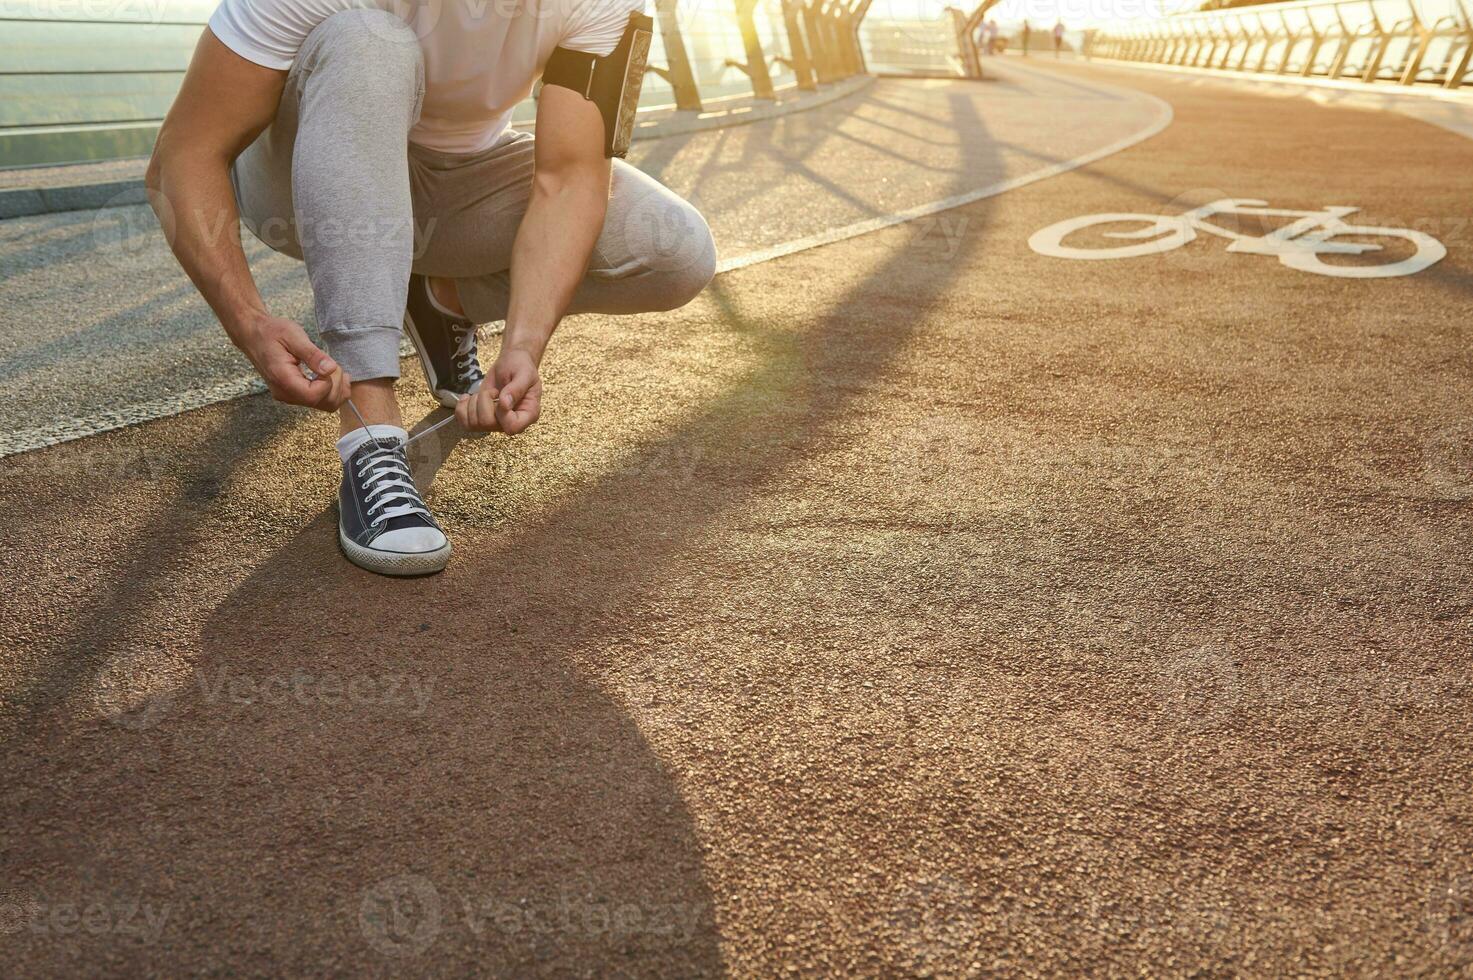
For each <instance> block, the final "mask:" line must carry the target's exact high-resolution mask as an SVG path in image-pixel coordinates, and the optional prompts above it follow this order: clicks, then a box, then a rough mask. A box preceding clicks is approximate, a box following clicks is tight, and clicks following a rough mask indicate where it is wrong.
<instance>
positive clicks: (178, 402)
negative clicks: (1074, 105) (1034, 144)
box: [0, 85, 1173, 459]
mask: <svg viewBox="0 0 1473 980" xmlns="http://www.w3.org/2000/svg"><path fill="white" fill-rule="evenodd" d="M1099 87H1100V88H1115V86H1109V85H1100V86H1099ZM1118 90H1121V91H1126V92H1129V94H1130V95H1131V96H1132V97H1133V98H1141V99H1143V100H1145V101H1147V102H1149V103H1152V104H1154V105H1155V107H1156V118H1154V119H1153V120H1152V121H1151V122H1150V123H1149V124H1148V125H1147V126H1146V127H1145V128H1144V129H1141V130H1139V131H1138V132H1135V133H1132V134H1131V135H1129V136H1126V137H1124V138H1122V139H1118V140H1116V141H1115V142H1113V143H1110V144H1108V145H1106V146H1103V147H1100V148H1099V149H1097V150H1092V151H1090V152H1089V153H1086V154H1084V155H1083V156H1077V157H1074V158H1073V159H1072V160H1064V161H1061V162H1059V163H1054V164H1050V165H1049V166H1047V167H1044V168H1042V169H1040V170H1035V171H1033V172H1031V173H1027V174H1024V175H1022V176H1021V177H1012V178H1009V179H1008V180H1000V181H998V182H996V183H993V184H988V185H987V186H986V187H980V188H978V189H977V190H974V191H967V192H966V193H965V194H954V195H952V196H951V197H945V198H942V199H941V200H939V201H932V202H930V203H928V204H918V205H916V206H915V207H911V208H906V209H905V210H903V211H896V212H894V213H893V214H886V215H880V216H879V217H875V218H869V219H867V220H865V221H856V222H854V223H853V224H848V225H844V226H843V227H840V228H834V229H831V230H829V231H823V232H819V233H818V234H815V235H806V236H804V237H803V238H795V239H793V240H792V241H789V242H783V243H782V244H780V245H772V246H770V247H768V248H761V249H758V250H757V251H755V252H748V253H746V254H745V255H735V256H732V257H731V258H728V259H722V260H720V261H719V262H717V264H716V271H717V272H718V273H721V272H730V271H732V270H733V269H744V268H746V267H747V266H749V265H757V264H758V263H761V262H771V261H772V260H773V259H779V258H782V257H783V256H785V255H792V254H794V253H796V252H804V251H807V250H808V249H810V248H818V247H820V246H823V245H832V244H834V243H835V242H841V241H844V240H845V239H849V238H855V237H857V236H859V235H866V234H869V233H870V232H872V231H879V230H880V229H882V228H890V227H893V226H894V225H898V224H903V223H904V222H907V221H914V220H915V219H916V218H924V217H926V216H928V215H932V214H935V213H937V212H938V211H949V210H950V209H952V208H958V207H961V206H962V205H964V204H971V203H973V202H974V201H980V200H982V199H983V198H987V197H996V196H997V195H998V194H1004V193H1007V192H1008V191H1011V190H1017V189H1018V188H1019V187H1026V186H1027V185H1029V184H1032V183H1036V182H1038V181H1040V180H1047V179H1048V178H1050V177H1057V176H1058V175H1059V174H1062V173H1067V172H1069V171H1070V170H1076V169H1078V168H1079V167H1083V166H1086V165H1087V164H1091V163H1094V162H1095V161H1096V160H1100V159H1103V158H1104V157H1107V156H1111V155H1112V154H1115V153H1119V152H1120V151H1121V150H1126V149H1129V148H1130V147H1132V146H1135V145H1136V144H1137V143H1143V142H1145V141H1146V140H1148V139H1150V138H1151V137H1152V136H1155V135H1156V134H1157V133H1159V132H1161V131H1162V130H1163V129H1165V128H1166V127H1167V126H1170V125H1171V120H1172V117H1173V112H1172V109H1171V106H1170V105H1169V104H1168V103H1167V102H1165V101H1164V100H1162V99H1159V98H1157V97H1156V96H1154V95H1149V94H1147V93H1144V92H1136V91H1134V90H1131V89H1118ZM265 390H266V389H265V385H263V384H262V383H261V381H260V379H259V378H257V377H256V376H255V375H244V376H242V377H239V378H233V379H231V380H228V381H222V382H220V383H218V384H213V385H209V386H207V387H203V388H191V389H189V390H188V391H184V392H181V393H180V394H178V395H172V396H170V397H168V398H160V399H157V400H155V401H150V402H143V403H141V404H137V405H129V406H127V407H125V408H121V409H118V410H116V411H112V412H107V413H104V414H102V415H92V416H87V417H84V418H68V419H58V420H57V421H55V422H52V423H51V424H50V425H45V426H40V427H38V428H34V429H24V430H21V431H20V432H14V433H10V434H8V435H7V434H0V459H3V458H5V457H6V456H14V455H15V454H17V453H23V452H27V451H29V450H32V449H41V448H43V447H45V446H54V445H57V444H59V443H63V442H71V441H72V440H74V439H82V438H84V437H86V436H97V435H102V434H103V433H105V432H112V431H114V430H115V429H121V428H124V427H126V426H130V425H138V424H140V423H142V422H151V421H153V420H154V419H159V418H167V417H168V416H170V415H178V414H180V413H181V412H188V411H191V410H193V409H196V408H204V407H205V406H207V405H214V404H216V403H218V402H224V401H230V400H232V399H235V398H240V397H242V396H243V395H252V394H256V393H258V392H261V391H265Z"/></svg>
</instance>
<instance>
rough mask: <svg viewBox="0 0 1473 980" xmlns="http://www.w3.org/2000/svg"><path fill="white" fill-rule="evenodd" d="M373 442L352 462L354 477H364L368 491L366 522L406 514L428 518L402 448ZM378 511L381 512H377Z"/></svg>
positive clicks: (379, 520)
mask: <svg viewBox="0 0 1473 980" xmlns="http://www.w3.org/2000/svg"><path fill="white" fill-rule="evenodd" d="M373 445H374V448H373V450H372V451H370V452H368V453H366V454H365V455H364V456H363V458H362V459H360V460H359V461H358V463H357V464H356V465H357V470H356V472H357V474H358V479H360V480H363V479H365V476H366V478H367V483H365V484H364V485H365V487H366V488H367V490H368V495H367V497H366V502H367V503H368V516H369V518H370V521H369V523H371V524H373V525H379V524H382V523H383V522H384V521H387V520H390V519H392V518H395V517H404V516H406V515H409V514H423V515H424V516H425V517H430V512H429V510H428V508H426V507H425V505H424V501H423V500H422V499H421V498H420V496H419V490H417V489H416V488H415V486H414V478H413V477H411V476H410V474H409V463H408V461H407V460H406V459H405V458H404V447H403V446H401V445H399V444H398V443H397V442H390V443H388V444H385V443H384V442H382V441H379V440H374V441H373ZM391 504H392V505H393V506H390V505H391ZM380 510H382V511H383V512H382V513H378V511H380ZM431 519H432V520H433V518H431Z"/></svg>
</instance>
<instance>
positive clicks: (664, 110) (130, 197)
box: [0, 75, 875, 221]
mask: <svg viewBox="0 0 1473 980" xmlns="http://www.w3.org/2000/svg"><path fill="white" fill-rule="evenodd" d="M874 81H875V78H874V76H872V75H856V76H854V77H853V78H846V79H844V80H843V81H841V82H836V83H834V84H832V85H826V86H825V87H823V88H821V89H819V90H817V91H813V92H802V91H799V90H798V89H797V88H796V87H794V86H788V87H786V88H784V89H781V90H779V92H778V97H777V99H776V100H773V101H766V100H758V99H754V98H752V97H751V96H745V95H737V96H731V97H729V98H725V99H714V100H712V102H711V103H710V104H711V106H712V108H710V109H707V110H705V111H703V112H698V113H693V112H682V111H681V110H679V109H676V108H675V107H674V106H653V107H651V108H649V109H646V110H643V111H641V112H640V122H639V123H638V124H637V125H636V128H635V139H640V140H650V139H663V138H665V137H667V136H683V135H685V134H687V133H696V132H700V131H701V130H706V129H720V128H722V127H724V126H745V125H747V124H748V123H754V122H760V121H761V120H764V119H775V118H777V117H778V116H786V115H789V114H791V113H795V112H806V111H807V110H809V109H817V108H818V107H819V106H824V105H828V104H829V103H831V102H836V101H838V100H839V99H842V98H845V97H847V96H850V95H853V94H854V93H856V92H859V91H862V90H863V89H865V88H868V87H869V86H870V85H871V84H873V83H874ZM518 128H526V129H535V126H532V125H530V124H518ZM146 200H147V199H146V198H145V197H144V194H143V178H142V177H134V178H131V179H128V180H114V181H106V182H102V183H91V184H66V185H62V186H59V187H16V188H8V189H4V190H0V221H3V220H5V219H7V218H25V217H30V216H32V215H37V214H56V213H58V212H62V211H95V210H99V209H101V208H116V207H126V206H128V205H132V204H144V203H146Z"/></svg>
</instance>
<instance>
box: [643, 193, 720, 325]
mask: <svg viewBox="0 0 1473 980" xmlns="http://www.w3.org/2000/svg"><path fill="white" fill-rule="evenodd" d="M670 207H671V208H673V209H674V212H673V213H671V214H670V215H669V216H668V217H667V219H666V220H665V221H664V222H663V224H664V233H663V234H656V235H653V236H651V239H650V241H649V242H648V243H647V247H648V252H647V254H646V255H645V256H643V259H644V262H645V263H646V264H647V265H648V266H649V268H650V269H651V270H653V271H652V272H651V274H650V290H649V296H650V300H651V303H652V305H651V308H650V311H651V312H659V311H664V310H674V309H679V308H680V307H682V306H684V305H685V304H687V303H689V302H690V301H691V300H693V299H695V298H696V296H697V294H699V293H700V291H701V290H703V289H705V288H706V287H707V286H708V285H710V284H711V280H712V278H714V277H715V275H716V242H715V240H714V239H713V238H712V237H711V229H710V227H709V226H708V225H707V224H706V219H705V218H702V217H701V214H700V212H699V211H697V210H696V209H695V208H693V207H691V206H690V205H689V204H687V203H686V202H684V201H680V202H679V207H678V208H675V207H674V205H670Z"/></svg>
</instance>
